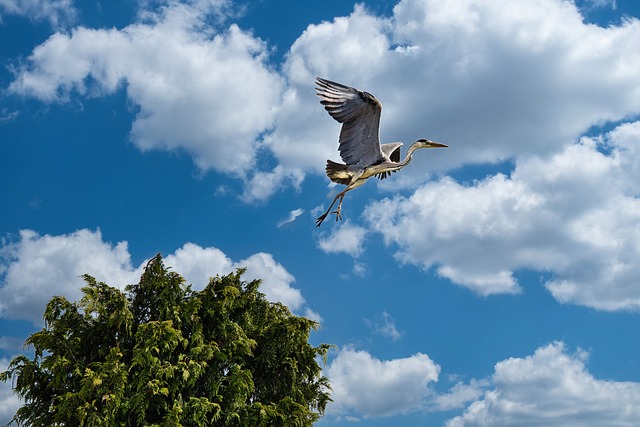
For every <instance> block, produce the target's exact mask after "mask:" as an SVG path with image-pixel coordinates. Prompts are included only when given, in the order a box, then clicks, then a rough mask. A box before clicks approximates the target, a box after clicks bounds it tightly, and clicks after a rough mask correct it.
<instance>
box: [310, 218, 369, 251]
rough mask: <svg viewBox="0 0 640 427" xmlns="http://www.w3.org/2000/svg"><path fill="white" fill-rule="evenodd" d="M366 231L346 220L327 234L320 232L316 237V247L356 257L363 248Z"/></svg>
mask: <svg viewBox="0 0 640 427" xmlns="http://www.w3.org/2000/svg"><path fill="white" fill-rule="evenodd" d="M329 219H331V218H329ZM331 222H332V221H331ZM366 233H367V230H366V229H365V228H363V227H360V226H357V225H353V224H351V221H349V220H346V221H344V223H342V224H339V225H337V226H335V227H334V228H333V229H332V230H331V232H330V233H329V235H327V234H326V233H321V234H320V236H319V238H318V247H319V248H320V249H322V250H323V251H324V252H327V253H332V254H339V253H346V254H348V255H351V256H353V257H358V256H360V254H362V251H363V249H364V248H363V246H362V245H363V242H364V239H365V237H366Z"/></svg>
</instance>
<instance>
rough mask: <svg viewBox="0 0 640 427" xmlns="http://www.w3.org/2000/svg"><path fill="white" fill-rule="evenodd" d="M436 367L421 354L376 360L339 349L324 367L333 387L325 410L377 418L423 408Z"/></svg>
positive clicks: (435, 379)
mask: <svg viewBox="0 0 640 427" xmlns="http://www.w3.org/2000/svg"><path fill="white" fill-rule="evenodd" d="M439 373H440V367H439V366H438V365H437V364H435V363H434V362H433V361H432V360H431V359H430V358H429V357H428V356H427V355H425V354H421V353H418V354H414V355H413V356H410V357H407V358H402V359H393V360H380V359H376V358H375V357H373V356H371V354H369V353H367V352H366V351H357V350H354V349H349V348H347V349H343V350H341V351H340V353H339V354H338V355H337V356H336V358H335V359H334V360H333V361H332V362H331V363H330V364H329V366H328V367H327V369H326V370H325V374H326V376H327V377H328V378H329V379H330V381H331V388H332V389H333V393H332V399H333V403H332V404H330V406H329V407H328V409H327V412H328V413H330V414H332V415H335V416H344V417H355V418H359V417H365V418H368V417H381V416H389V415H394V414H400V413H407V412H411V411H417V410H421V409H423V408H424V406H425V403H426V399H427V396H428V395H429V394H430V390H429V384H431V383H433V382H435V381H437V380H438V375H439Z"/></svg>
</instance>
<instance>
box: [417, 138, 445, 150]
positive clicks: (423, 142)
mask: <svg viewBox="0 0 640 427" xmlns="http://www.w3.org/2000/svg"><path fill="white" fill-rule="evenodd" d="M416 144H417V145H418V146H419V147H420V148H447V147H448V145H444V144H440V143H439V142H434V141H431V140H430V139H427V138H420V139H419V140H417V141H416Z"/></svg>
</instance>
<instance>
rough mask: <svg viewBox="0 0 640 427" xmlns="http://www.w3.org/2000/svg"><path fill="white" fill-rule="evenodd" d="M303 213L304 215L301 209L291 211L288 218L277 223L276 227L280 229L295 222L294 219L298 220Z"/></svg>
mask: <svg viewBox="0 0 640 427" xmlns="http://www.w3.org/2000/svg"><path fill="white" fill-rule="evenodd" d="M303 213H304V209H302V208H298V209H294V210H292V211H291V212H289V216H288V217H287V218H285V219H283V220H280V221H278V224H277V227H278V228H281V227H283V226H285V225H287V224H290V223H292V222H293V221H295V220H296V218H298V217H299V216H300V215H302V214H303Z"/></svg>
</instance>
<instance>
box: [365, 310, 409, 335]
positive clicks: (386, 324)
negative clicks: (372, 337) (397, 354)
mask: <svg viewBox="0 0 640 427" xmlns="http://www.w3.org/2000/svg"><path fill="white" fill-rule="evenodd" d="M366 322H367V323H368V324H369V325H370V326H372V328H373V330H374V332H375V333H377V334H379V335H382V336H383V337H387V338H391V340H392V341H398V340H399V339H400V338H401V337H402V335H403V334H404V332H402V331H399V330H398V328H397V327H396V321H395V319H394V318H393V317H392V316H391V315H390V314H389V313H387V312H386V311H383V312H382V315H381V316H379V317H378V318H377V319H375V320H373V321H369V320H367V321H366Z"/></svg>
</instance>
